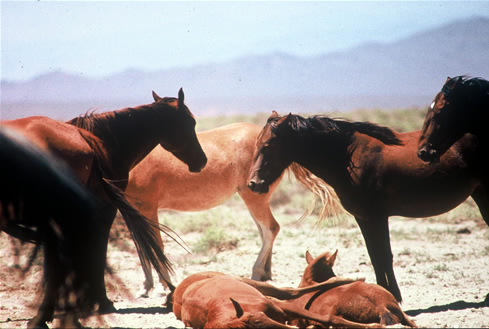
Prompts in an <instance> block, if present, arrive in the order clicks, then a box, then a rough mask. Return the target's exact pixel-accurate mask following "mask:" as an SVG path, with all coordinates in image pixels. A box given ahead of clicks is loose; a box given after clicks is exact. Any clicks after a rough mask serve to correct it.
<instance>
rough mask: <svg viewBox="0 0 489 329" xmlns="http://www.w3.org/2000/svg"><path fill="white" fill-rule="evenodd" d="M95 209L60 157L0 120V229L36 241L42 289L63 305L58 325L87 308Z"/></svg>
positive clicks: (71, 320) (70, 321) (72, 320)
mask: <svg viewBox="0 0 489 329" xmlns="http://www.w3.org/2000/svg"><path fill="white" fill-rule="evenodd" d="M96 215H97V206H96V202H95V200H94V198H93V197H92V195H91V194H90V193H89V192H88V191H86V189H85V188H84V187H83V186H82V185H81V184H80V183H79V182H78V181H77V179H76V177H75V176H74V174H73V173H72V172H71V170H70V169H69V168H68V167H67V166H66V165H65V164H64V163H63V162H62V161H60V160H59V159H57V158H55V157H54V156H52V155H51V154H49V153H47V152H45V151H43V150H41V149H40V148H38V147H37V146H36V145H34V144H33V143H31V142H30V141H29V140H28V139H26V138H25V137H23V136H22V135H21V134H18V133H17V132H15V131H13V130H11V129H9V128H7V127H4V126H0V230H1V231H5V232H6V233H8V234H10V235H12V236H13V237H15V238H17V239H20V240H21V241H27V242H33V243H36V244H38V245H42V250H43V254H44V264H43V265H44V280H43V286H44V293H45V295H46V296H48V297H47V298H46V300H50V301H53V302H54V303H55V304H60V305H63V307H62V309H63V311H64V314H63V316H62V319H61V325H62V326H63V327H65V326H66V327H68V326H70V325H73V324H75V325H76V324H77V323H76V319H77V318H78V316H79V314H80V313H84V312H87V311H89V309H90V302H89V300H88V298H89V296H90V294H91V292H90V289H91V288H92V287H93V286H94V284H95V281H94V279H95V278H94V277H93V275H91V271H87V269H89V268H90V264H91V257H92V255H91V249H90V246H91V244H92V242H93V241H94V240H97V239H98V238H99V234H100V231H99V227H98V221H97V220H96ZM82 222H83V224H82V225H80V223H82ZM37 250H38V249H37V248H36V251H37ZM32 260H33V259H32V258H31V262H32ZM70 296H71V297H70ZM73 297H75V298H73ZM46 307H48V306H47V305H46V304H44V305H43V306H41V308H46ZM78 324H79V323H78Z"/></svg>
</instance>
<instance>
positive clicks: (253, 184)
mask: <svg viewBox="0 0 489 329" xmlns="http://www.w3.org/2000/svg"><path fill="white" fill-rule="evenodd" d="M255 187H256V183H255V182H254V181H250V182H249V183H248V188H249V189H250V190H252V191H253V190H254V189H255Z"/></svg>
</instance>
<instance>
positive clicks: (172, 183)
mask: <svg viewBox="0 0 489 329" xmlns="http://www.w3.org/2000/svg"><path fill="white" fill-rule="evenodd" d="M259 132H260V127H259V126H257V125H253V124H249V123H237V124H231V125H227V126H223V127H220V128H216V129H212V130H207V131H204V132H199V133H198V134H197V136H198V139H199V142H200V144H201V146H202V149H203V150H204V152H205V154H206V156H207V158H208V162H207V165H206V167H205V168H204V169H203V170H202V171H201V172H200V173H199V174H193V173H190V172H189V171H188V167H187V166H186V165H185V164H183V162H181V161H180V160H178V159H177V158H175V157H174V156H173V155H172V154H171V153H170V152H168V151H166V150H164V149H163V148H161V147H160V146H157V147H156V148H155V149H153V151H151V152H150V154H149V155H148V156H146V158H144V159H143V160H142V161H141V162H140V163H139V164H138V165H137V166H136V167H135V168H134V169H133V170H132V171H131V172H130V175H129V184H128V186H127V189H126V192H127V194H128V195H130V196H131V197H132V198H133V199H134V200H141V202H150V203H152V204H158V206H159V208H160V209H173V210H179V211H194V210H205V209H209V208H212V207H215V206H218V205H220V204H222V203H223V202H224V201H226V200H227V199H228V198H229V197H231V196H232V195H233V194H235V193H236V192H237V191H238V190H240V189H247V187H246V184H247V182H246V179H247V176H248V171H249V167H250V166H251V162H252V156H253V151H254V148H255V141H256V136H257V135H258V133H259ZM204 199H205V200H204ZM145 200H147V201H145Z"/></svg>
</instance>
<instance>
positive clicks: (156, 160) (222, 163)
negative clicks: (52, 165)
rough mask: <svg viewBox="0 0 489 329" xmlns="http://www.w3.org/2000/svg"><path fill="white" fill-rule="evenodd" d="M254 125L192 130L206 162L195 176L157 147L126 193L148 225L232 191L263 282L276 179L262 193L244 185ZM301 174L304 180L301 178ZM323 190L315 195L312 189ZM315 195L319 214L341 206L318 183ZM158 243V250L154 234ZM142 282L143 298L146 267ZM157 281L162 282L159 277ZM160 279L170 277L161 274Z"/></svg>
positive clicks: (148, 284)
mask: <svg viewBox="0 0 489 329" xmlns="http://www.w3.org/2000/svg"><path fill="white" fill-rule="evenodd" d="M260 130H261V127H260V126H257V125H254V124H250V123H235V124H230V125H226V126H223V127H219V128H216V129H211V130H208V131H203V132H199V133H198V134H197V136H198V139H199V142H200V144H201V145H202V148H203V150H204V151H205V154H206V155H207V158H208V162H207V165H206V167H205V168H204V169H203V170H202V172H200V173H199V174H198V175H196V174H193V173H190V172H189V171H188V169H187V168H186V166H185V165H184V164H183V163H182V162H181V161H179V160H178V159H176V158H175V157H174V156H173V155H172V154H171V153H169V152H168V151H166V150H164V149H162V148H160V147H157V148H155V149H154V150H153V151H151V153H150V154H148V156H147V157H146V158H144V159H143V160H142V161H141V162H140V163H139V164H138V165H137V166H136V167H135V168H134V169H133V170H131V172H130V174H129V184H128V186H127V188H126V193H127V195H128V197H129V199H130V200H131V201H132V202H133V204H134V205H135V207H136V208H137V209H138V210H139V211H141V213H142V214H144V215H145V216H146V217H148V218H149V219H151V220H152V221H153V222H154V223H158V209H170V210H176V211H200V210H207V209H211V208H213V207H216V206H218V205H220V204H222V203H224V202H225V201H226V200H228V199H229V198H230V197H231V196H233V195H234V194H236V193H238V194H239V196H240V197H241V199H242V200H243V202H244V203H245V205H246V207H247V208H248V210H249V212H250V214H251V217H252V218H253V220H254V221H255V224H256V226H257V227H258V231H259V233H260V237H261V240H262V248H261V250H260V252H259V254H258V257H257V259H256V262H255V264H254V265H253V271H252V275H251V278H252V279H254V280H260V281H267V280H271V279H272V248H273V242H274V241H275V237H276V236H277V234H278V232H279V230H280V225H279V224H278V223H277V221H276V220H275V218H274V216H273V214H272V211H271V209H270V197H271V196H272V193H273V192H274V190H275V188H276V187H277V185H278V184H279V182H280V180H281V178H279V179H277V181H276V182H275V183H274V184H272V185H271V186H270V189H269V191H268V193H265V194H256V193H252V192H251V191H250V190H249V189H248V188H247V184H248V173H249V170H250V166H251V162H252V160H253V152H254V149H255V143H256V137H257V136H258V134H259V132H260ZM289 168H290V170H291V171H292V172H294V173H298V174H296V177H298V178H302V179H300V180H299V181H300V182H301V183H303V184H304V185H306V186H309V187H310V186H313V185H314V184H311V183H308V182H312V181H314V179H317V178H315V177H314V175H311V174H309V175H308V174H305V173H303V172H302V171H303V170H304V169H303V168H299V166H297V165H292V166H290V167H289ZM304 178H307V179H304ZM321 191H323V192H325V193H318V192H321ZM314 192H316V193H318V194H319V198H320V199H322V201H323V203H324V204H325V207H326V209H324V211H323V214H324V215H330V214H331V213H333V214H336V213H338V212H339V211H340V210H341V211H342V210H343V209H342V208H341V206H340V205H339V201H338V199H337V197H336V196H335V195H334V192H333V191H332V188H328V187H327V186H324V188H323V189H321V190H320V191H318V190H315V191H314ZM157 237H158V238H159V239H158V242H159V243H160V245H161V247H162V248H163V243H162V241H161V237H160V234H159V232H157ZM146 274H149V275H150V276H146V278H145V282H144V288H143V289H144V292H142V295H143V296H145V295H147V294H148V292H149V291H150V290H151V289H152V288H153V278H152V276H151V271H149V272H147V273H146ZM161 281H162V284H163V285H164V284H165V282H164V281H163V280H161ZM166 281H170V276H169V275H168V274H167V275H166Z"/></svg>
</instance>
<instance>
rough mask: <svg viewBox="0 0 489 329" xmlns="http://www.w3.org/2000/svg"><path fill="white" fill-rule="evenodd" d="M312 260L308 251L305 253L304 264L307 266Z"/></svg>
mask: <svg viewBox="0 0 489 329" xmlns="http://www.w3.org/2000/svg"><path fill="white" fill-rule="evenodd" d="M313 260H314V257H312V255H311V253H310V252H309V250H307V251H306V262H307V264H311V262H312V261H313Z"/></svg>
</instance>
